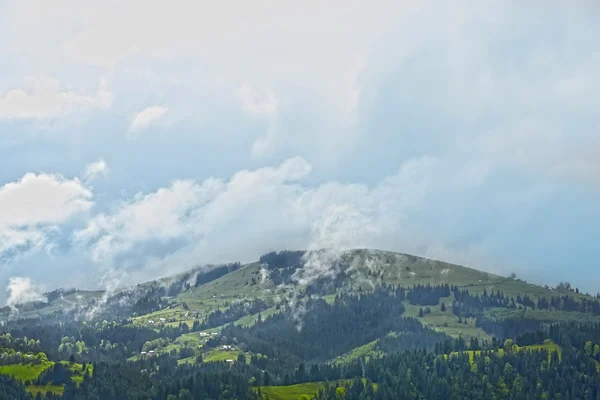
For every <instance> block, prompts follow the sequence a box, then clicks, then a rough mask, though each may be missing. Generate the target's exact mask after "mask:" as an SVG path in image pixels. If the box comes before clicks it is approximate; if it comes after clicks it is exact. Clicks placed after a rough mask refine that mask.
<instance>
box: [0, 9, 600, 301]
mask: <svg viewBox="0 0 600 400" xmlns="http://www.w3.org/2000/svg"><path fill="white" fill-rule="evenodd" d="M595 3H596V2H594V1H578V0H576V1H543V2H542V1H530V2H520V1H510V0H509V1H506V0H505V1H493V0H490V1H486V2H477V3H473V2H471V1H463V0H458V1H454V2H441V1H429V0H426V1H422V2H414V1H410V2H409V1H401V0H393V1H386V0H374V1H371V2H364V1H354V0H346V1H338V0H331V1H327V2H323V1H312V0H306V1H302V2H291V1H281V0H279V1H275V0H257V1H253V2H242V1H222V2H207V1H191V0H173V1H169V2H164V1H155V0H144V1H141V0H139V1H138V0H128V1H111V0H107V1H93V2H92V1H87V0H86V1H81V0H57V1H52V2H48V1H43V0H39V1H38V0H3V1H0V54H2V62H0V159H2V164H1V165H2V168H0V288H6V290H0V300H2V301H4V302H8V303H9V304H11V303H15V302H20V301H24V300H28V299H36V298H38V297H39V294H40V293H41V292H43V291H44V290H51V289H53V288H56V287H60V286H63V287H65V286H67V287H68V286H77V287H81V288H102V287H106V286H108V285H114V284H115V282H117V283H119V284H131V283H135V282H139V281H145V280H149V279H154V278H157V277H160V276H165V275H170V274H174V273H177V272H180V271H183V270H186V269H189V268H192V267H195V266H198V265H201V264H205V263H218V262H230V261H242V262H245V261H253V260H256V259H257V258H258V257H259V256H260V255H261V254H263V253H265V252H268V251H272V250H282V249H316V248H323V247H333V248H340V249H345V248H356V247H360V248H364V247H368V248H377V249H385V250H393V251H399V252H404V253H410V254H416V255H420V256H426V257H430V258H435V259H440V260H444V261H448V262H454V263H458V264H462V265H467V266H471V267H474V268H479V269H484V270H487V271H491V272H496V273H500V274H510V273H511V272H515V273H516V274H517V275H518V276H520V277H522V278H524V279H527V280H529V281H532V282H536V283H540V284H557V283H558V282H559V281H569V282H571V283H572V284H573V285H575V286H578V287H579V288H581V289H583V290H585V291H589V292H591V293H596V292H599V291H600V275H598V273H597V271H598V267H600V263H599V260H600V246H599V245H598V243H597V242H598V239H599V238H600V228H599V226H600V224H599V223H600V207H599V204H600V202H599V201H600V122H599V115H600V114H598V110H599V109H600V75H599V74H598V72H597V71H600V43H599V42H598V40H597V38H598V37H600V25H599V24H597V21H598V18H600V7H598V5H597V4H595Z"/></svg>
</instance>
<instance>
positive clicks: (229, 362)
mask: <svg viewBox="0 0 600 400" xmlns="http://www.w3.org/2000/svg"><path fill="white" fill-rule="evenodd" d="M225 362H226V363H227V364H229V365H231V364H233V363H234V362H235V361H233V360H231V359H229V360H225Z"/></svg>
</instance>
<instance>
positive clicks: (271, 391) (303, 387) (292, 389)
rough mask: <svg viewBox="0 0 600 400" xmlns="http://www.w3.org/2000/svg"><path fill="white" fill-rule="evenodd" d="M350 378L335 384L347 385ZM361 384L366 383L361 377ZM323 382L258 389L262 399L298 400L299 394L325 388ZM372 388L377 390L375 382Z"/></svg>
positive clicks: (311, 392)
mask: <svg viewBox="0 0 600 400" xmlns="http://www.w3.org/2000/svg"><path fill="white" fill-rule="evenodd" d="M350 383H351V381H350V380H341V381H337V384H340V385H348V384H350ZM334 384H336V382H329V385H334ZM363 384H366V379H364V378H363ZM325 385H326V383H325V382H307V383H300V384H298V385H289V386H261V387H260V391H261V394H262V398H263V399H267V398H268V399H269V400H298V399H300V396H303V395H304V396H308V398H312V396H314V395H315V394H317V393H318V392H319V390H321V389H325ZM373 388H374V389H375V390H377V384H376V383H374V384H373Z"/></svg>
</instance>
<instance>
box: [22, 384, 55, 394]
mask: <svg viewBox="0 0 600 400" xmlns="http://www.w3.org/2000/svg"><path fill="white" fill-rule="evenodd" d="M25 389H26V390H27V391H28V392H29V393H31V394H33V395H36V394H38V393H41V394H45V393H47V392H51V393H52V394H58V395H62V394H63V392H64V391H65V387H64V386H63V385H44V386H35V385H31V386H26V387H25Z"/></svg>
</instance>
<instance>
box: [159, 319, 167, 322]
mask: <svg viewBox="0 0 600 400" xmlns="http://www.w3.org/2000/svg"><path fill="white" fill-rule="evenodd" d="M159 321H160V322H166V321H167V320H166V319H164V318H161V319H159Z"/></svg>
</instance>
